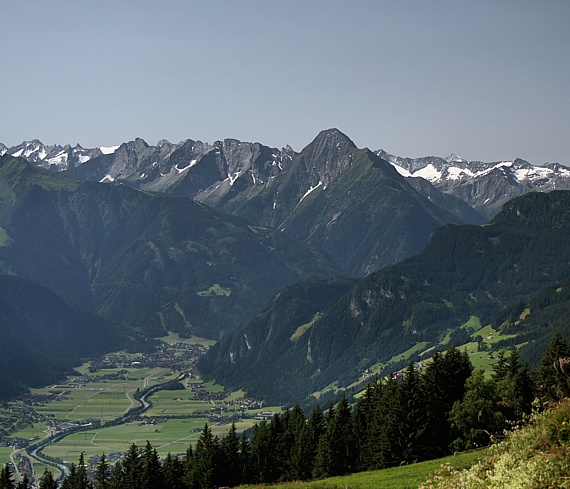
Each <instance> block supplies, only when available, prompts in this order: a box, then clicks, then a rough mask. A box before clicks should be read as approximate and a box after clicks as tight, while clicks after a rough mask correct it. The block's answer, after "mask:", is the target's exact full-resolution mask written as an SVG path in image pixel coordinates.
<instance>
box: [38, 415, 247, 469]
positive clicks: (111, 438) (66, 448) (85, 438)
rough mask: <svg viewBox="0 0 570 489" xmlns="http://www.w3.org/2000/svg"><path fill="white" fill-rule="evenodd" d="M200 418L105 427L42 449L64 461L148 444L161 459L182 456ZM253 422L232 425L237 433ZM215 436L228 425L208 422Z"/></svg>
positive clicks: (193, 440)
mask: <svg viewBox="0 0 570 489" xmlns="http://www.w3.org/2000/svg"><path fill="white" fill-rule="evenodd" d="M205 422H206V421H205V419H204V418H188V419H168V420H166V421H164V422H159V423H155V424H142V423H141V422H132V423H127V424H123V425H118V426H112V427H109V428H101V429H96V430H89V431H82V432H79V433H73V434H71V435H69V436H66V437H65V438H64V439H63V440H60V441H58V442H57V443H55V444H53V445H50V446H48V447H46V448H45V449H44V453H45V454H46V455H49V456H51V457H57V458H61V459H63V460H65V461H68V462H77V459H78V458H79V455H80V454H81V452H84V453H85V456H87V457H90V456H92V455H100V454H101V453H103V452H105V453H106V454H109V453H115V452H121V453H122V452H125V451H126V450H127V449H128V447H129V445H130V444H131V443H135V444H136V445H137V446H140V447H142V446H144V445H146V442H147V441H150V443H151V444H152V446H153V447H154V448H156V450H157V452H158V454H159V455H160V456H161V457H165V456H166V455H167V454H168V453H172V454H177V453H185V452H186V450H187V449H188V447H189V446H190V445H191V444H192V445H194V444H195V443H196V440H197V439H198V437H199V436H200V432H201V431H202V429H203V428H204V424H205ZM253 424H254V421H253V420H244V421H242V422H239V423H236V429H237V430H238V432H241V431H244V430H247V429H248V428H251V427H252V426H253ZM208 425H209V426H210V427H211V428H212V433H214V434H215V435H225V434H226V433H227V432H228V429H229V425H225V424H223V425H218V424H212V423H208Z"/></svg>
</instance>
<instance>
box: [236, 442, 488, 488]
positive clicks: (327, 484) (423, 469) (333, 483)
mask: <svg viewBox="0 0 570 489" xmlns="http://www.w3.org/2000/svg"><path fill="white" fill-rule="evenodd" d="M486 454H487V452H486V451H485V452H471V453H464V454H460V455H454V456H451V457H446V458H442V459H437V460H430V461H428V462H421V463H417V464H411V465H405V466H402V467H393V468H390V469H384V470H375V471H370V472H361V473H358V474H352V475H348V476H343V477H331V478H329V479H324V480H319V481H310V482H289V483H283V484H275V485H272V486H271V487H273V488H275V489H346V488H350V489H413V488H417V487H418V486H419V485H420V484H422V483H423V482H425V481H426V480H428V479H429V478H430V477H431V476H432V474H434V473H436V472H437V471H438V470H439V469H440V468H441V466H442V465H444V464H450V465H451V467H453V468H454V469H456V470H461V469H465V468H469V467H471V466H473V465H474V464H476V463H477V462H478V461H479V460H480V459H481V458H482V457H484V456H485V455H486ZM241 487H242V489H255V488H259V487H260V486H249V485H248V486H241Z"/></svg>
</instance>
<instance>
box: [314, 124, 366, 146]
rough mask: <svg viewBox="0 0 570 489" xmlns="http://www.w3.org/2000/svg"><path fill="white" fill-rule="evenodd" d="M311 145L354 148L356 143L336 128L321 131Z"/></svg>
mask: <svg viewBox="0 0 570 489" xmlns="http://www.w3.org/2000/svg"><path fill="white" fill-rule="evenodd" d="M311 145H316V146H337V147H341V146H342V147H343V148H346V147H349V148H356V145H355V144H354V143H353V142H352V140H351V139H350V138H349V137H348V136H347V135H346V134H344V133H343V132H341V131H339V130H338V129H336V128H332V129H326V130H324V131H321V132H320V133H319V134H318V135H317V137H316V138H315V139H314V140H313V142H312V143H311Z"/></svg>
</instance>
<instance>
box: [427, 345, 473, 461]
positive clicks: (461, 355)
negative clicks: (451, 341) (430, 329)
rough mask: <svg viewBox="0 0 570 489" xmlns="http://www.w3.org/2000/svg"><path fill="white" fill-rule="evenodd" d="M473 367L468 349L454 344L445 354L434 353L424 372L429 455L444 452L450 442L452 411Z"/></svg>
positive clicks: (446, 450)
mask: <svg viewBox="0 0 570 489" xmlns="http://www.w3.org/2000/svg"><path fill="white" fill-rule="evenodd" d="M472 369H473V367H472V365H471V362H470V360H469V356H468V355H467V352H466V351H463V352H460V351H459V350H458V349H457V348H454V347H451V348H450V349H449V350H447V352H445V354H442V353H439V352H438V353H435V354H434V356H433V357H432V361H431V362H430V363H428V364H427V366H426V370H425V374H424V375H423V380H424V390H425V396H426V398H425V406H426V415H427V427H426V440H429V442H430V447H429V448H427V447H426V453H427V452H429V453H427V455H429V456H430V457H438V456H443V455H445V454H446V453H447V452H448V450H449V444H450V443H451V441H452V439H451V436H452V434H451V426H450V423H449V413H450V411H451V408H452V407H453V404H454V403H455V402H456V401H459V400H461V399H463V395H464V394H465V382H466V381H467V379H468V378H469V376H470V375H471V371H472Z"/></svg>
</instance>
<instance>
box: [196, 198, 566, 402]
mask: <svg viewBox="0 0 570 489" xmlns="http://www.w3.org/2000/svg"><path fill="white" fill-rule="evenodd" d="M568 236H570V192H568V191H554V192H551V193H531V194H527V195H525V196H523V197H519V198H517V199H514V200H512V201H510V202H509V203H508V204H506V205H505V208H504V210H503V212H502V213H500V214H499V215H497V216H496V217H495V218H494V219H493V221H492V222H491V223H490V224H488V225H484V226H466V225H464V226H444V227H441V228H438V229H437V230H436V231H435V232H434V233H433V236H432V239H431V241H430V243H429V244H428V246H427V247H426V248H425V249H424V251H423V252H421V253H420V254H418V255H416V256H414V257H412V258H409V259H408V260H405V261H403V262H401V263H399V264H397V265H394V266H391V267H387V268H385V269H383V270H381V271H379V272H376V273H373V274H370V275H369V276H367V277H366V278H364V279H361V280H359V281H358V282H356V283H355V284H354V285H352V286H350V288H348V289H347V290H346V292H343V293H342V296H341V297H340V298H339V299H338V300H337V299H336V297H334V296H333V295H331V302H330V303H328V304H326V303H318V304H315V305H314V306H313V307H311V306H310V299H309V300H308V301H307V300H306V299H305V298H304V296H305V295H306V293H305V291H304V290H303V289H302V288H299V289H295V288H292V289H291V290H290V294H291V295H292V296H293V297H291V296H288V298H287V301H285V302H284V303H281V301H280V299H281V297H276V298H275V299H274V301H272V302H271V303H270V304H269V305H268V307H267V309H266V310H265V311H264V312H262V313H261V314H259V315H258V316H257V317H256V318H255V319H253V320H252V321H251V322H249V323H247V324H245V325H244V326H243V327H242V328H241V329H240V330H238V331H236V332H235V333H233V334H230V335H227V336H226V337H224V338H223V339H222V340H221V341H220V342H219V343H218V344H216V345H215V346H214V347H213V348H212V349H211V350H210V352H209V354H208V355H207V356H206V357H205V358H203V360H202V361H201V363H200V369H201V371H202V373H203V374H204V375H205V376H206V377H207V378H215V379H216V380H217V381H218V382H220V383H222V384H224V385H226V386H228V387H236V388H237V387H245V388H246V389H247V390H248V391H249V392H251V393H253V394H255V395H256V396H258V397H261V398H266V399H267V400H271V401H276V402H290V401H292V400H301V399H304V398H306V397H307V396H309V395H311V393H313V392H316V391H319V390H321V389H323V388H324V387H325V386H327V385H329V384H330V383H331V382H334V381H337V380H338V387H347V386H349V385H350V384H351V383H353V382H354V381H356V380H358V379H359V378H361V376H362V374H363V373H364V372H365V371H366V370H367V369H370V368H371V367H372V366H373V365H375V364H377V363H379V362H387V361H388V360H389V359H390V358H392V357H393V356H394V355H397V354H399V353H402V352H404V351H406V350H408V349H409V348H411V347H412V346H414V345H416V344H418V343H421V342H425V344H426V345H427V346H426V348H425V349H429V347H430V346H435V347H438V345H439V343H440V341H442V340H443V338H444V337H449V335H451V337H453V335H461V334H463V335H465V331H463V330H462V328H461V326H462V325H463V324H465V323H466V322H467V320H468V319H469V318H470V317H471V316H476V317H478V318H480V320H481V322H482V324H487V323H488V322H489V321H490V320H491V318H492V317H493V315H495V314H497V313H499V312H500V311H501V310H502V309H503V308H505V307H508V306H510V305H512V304H516V306H513V307H514V309H513V308H510V309H508V310H507V311H506V312H504V313H502V316H497V317H500V318H502V319H496V320H495V322H494V323H493V324H495V326H496V327H497V328H499V330H501V329H502V330H505V331H509V332H514V331H516V332H517V333H521V334H524V335H525V336H523V339H522V341H525V340H524V338H528V339H531V340H533V341H536V343H537V344H536V345H535V344H532V345H531V346H530V347H529V348H530V349H534V348H538V346H539V345H542V346H544V342H545V341H546V337H548V335H550V334H551V333H552V330H553V328H554V327H556V326H555V325H556V324H558V325H563V324H568V321H565V320H567V319H570V318H569V317H568V316H567V315H564V316H562V318H560V319H559V320H558V322H557V323H551V324H550V325H548V326H547V327H545V326H544V320H543V319H540V318H541V317H548V316H546V315H548V314H549V315H550V317H552V316H553V315H554V314H555V313H553V312H552V311H562V310H564V312H562V313H561V314H566V312H565V308H566V307H567V296H566V294H567V288H568V286H567V283H564V284H563V285H560V286H556V287H554V289H549V291H547V292H544V293H543V294H542V295H539V296H537V297H538V298H537V299H533V301H534V302H532V303H530V305H529V306H525V304H526V301H527V300H529V297H531V296H532V295H533V294H536V293H538V292H540V291H541V290H543V289H545V288H547V287H549V286H551V285H552V284H556V283H558V282H560V281H563V280H565V279H567V278H568V277H570V241H569V240H568ZM347 285H349V284H345V287H346V286H347ZM315 287H316V288H317V289H318V285H316V286H315ZM323 287H327V285H326V284H325V285H323ZM296 290H297V291H298V293H297V296H295V293H296ZM323 290H325V289H323ZM553 290H554V292H553ZM557 291H559V292H557ZM560 291H563V293H562V292H560ZM311 295H317V296H318V295H320V292H318V291H317V290H315V291H313V292H312V293H311ZM322 295H326V292H323V294H322ZM309 297H310V296H309ZM541 297H542V298H544V297H548V298H549V299H548V300H553V297H554V298H556V299H557V300H560V301H561V303H560V304H559V305H558V306H556V307H557V308H558V309H554V308H553V309H549V310H545V311H544V314H545V316H541V315H542V314H543V313H539V312H538V311H535V308H536V307H537V306H536V305H535V304H543V303H544V302H545V301H544V299H543V302H542V303H541V302H540V300H541V299H540V298H541ZM299 301H301V302H306V303H307V306H306V311H305V313H304V314H303V315H302V316H300V317H296V314H297V309H298V306H297V304H298V302H299ZM521 301H523V302H521ZM546 302H547V301H546ZM289 304H291V311H289V310H288V307H289ZM525 307H529V311H530V314H527V315H523V316H522V317H523V318H524V320H522V319H521V315H520V314H519V319H516V313H517V312H518V311H520V309H521V308H523V309H524V308H525ZM541 308H542V306H541V307H540V308H539V309H541ZM278 311H279V313H278ZM317 313H319V314H318V315H317ZM275 317H283V318H284V320H283V321H277V320H275V319H274V318H275ZM303 325H306V326H305V327H304V328H303V329H302V330H299V328H300V327H301V326H303ZM564 328H567V326H564ZM534 355H535V357H536V355H540V353H539V350H538V349H537V350H536V353H535V354H534Z"/></svg>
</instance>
